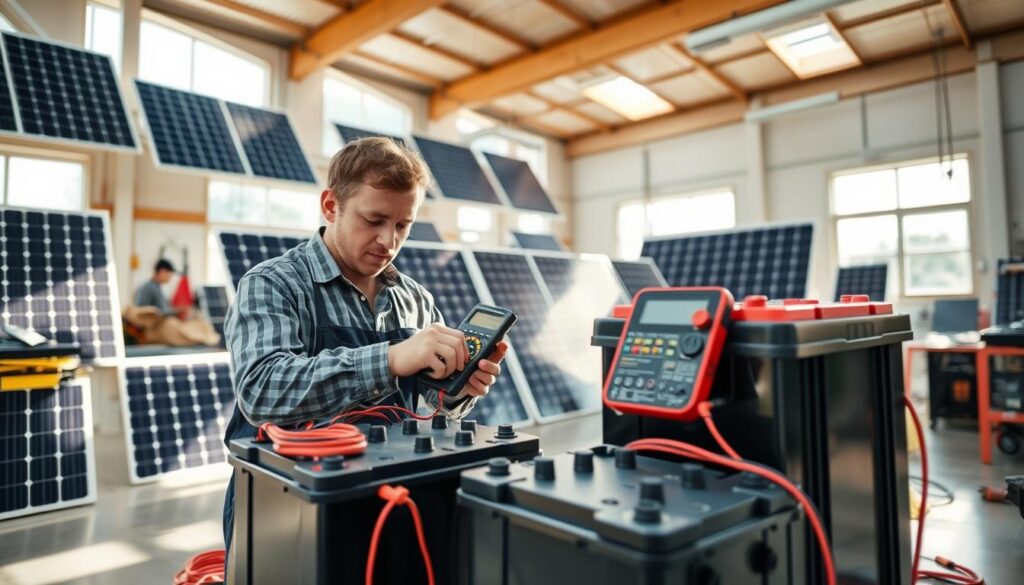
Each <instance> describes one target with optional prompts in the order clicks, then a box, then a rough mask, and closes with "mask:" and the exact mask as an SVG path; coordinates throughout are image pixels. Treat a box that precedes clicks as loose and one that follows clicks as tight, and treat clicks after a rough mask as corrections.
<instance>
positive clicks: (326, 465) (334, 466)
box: [320, 455, 345, 471]
mask: <svg viewBox="0 0 1024 585" xmlns="http://www.w3.org/2000/svg"><path fill="white" fill-rule="evenodd" d="M320 467H321V469H323V470H324V471H338V470H340V469H342V468H343V467H345V458H344V457H342V456H341V455H333V456H331V457H324V458H323V459H321V460H320Z"/></svg>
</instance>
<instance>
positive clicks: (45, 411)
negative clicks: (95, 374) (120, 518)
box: [0, 380, 96, 520]
mask: <svg viewBox="0 0 1024 585" xmlns="http://www.w3.org/2000/svg"><path fill="white" fill-rule="evenodd" d="M89 396H90V394H89V391H88V381H86V380H69V381H65V382H63V383H62V384H61V386H60V387H59V388H58V389H56V390H54V389H51V388H44V389H35V390H10V391H6V392H0V520H4V519H7V518H13V517H15V516H24V515H26V514H34V513H36V512H42V511H45V510H54V509H58V508H66V507H69V506H76V505H80V504H85V503H89V502H91V501H93V500H94V499H95V497H96V494H95V491H94V489H92V486H94V485H95V475H96V471H95V459H94V456H93V450H92V421H91V419H90V417H91V412H92V405H91V404H90V401H89ZM30 482H31V483H30Z"/></svg>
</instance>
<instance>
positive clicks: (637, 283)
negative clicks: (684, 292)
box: [612, 258, 668, 298]
mask: <svg viewBox="0 0 1024 585" xmlns="http://www.w3.org/2000/svg"><path fill="white" fill-rule="evenodd" d="M612 266H614V267H615V273H616V274H617V275H618V276H619V280H621V281H622V286H623V287H625V288H626V291H627V292H628V293H629V296H630V298H632V297H633V295H635V294H636V293H637V291H639V290H641V289H645V288H650V287H663V286H668V283H667V282H666V281H665V277H664V276H662V274H661V271H660V270H658V266H657V265H656V264H655V263H654V261H653V260H651V259H650V258H641V259H639V260H612Z"/></svg>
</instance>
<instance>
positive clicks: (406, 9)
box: [289, 0, 446, 81]
mask: <svg viewBox="0 0 1024 585" xmlns="http://www.w3.org/2000/svg"><path fill="white" fill-rule="evenodd" d="M445 1H446V0H369V2H366V3H365V4H360V5H359V6H357V7H356V8H355V9H353V10H352V11H351V12H346V13H344V14H341V15H338V16H335V17H334V18H332V19H331V20H329V21H327V23H325V24H323V25H322V26H320V27H319V28H317V29H316V30H315V31H313V33H312V34H310V35H309V36H307V37H305V38H304V39H303V40H302V41H301V42H299V43H296V44H295V46H293V47H292V54H291V67H290V71H289V77H291V79H293V80H295V81H301V80H303V79H305V78H306V77H307V76H309V75H310V74H311V73H313V72H314V71H317V70H318V69H322V68H324V67H327V66H329V65H331V64H332V63H334V62H335V61H337V60H338V59H340V58H341V57H342V56H344V55H345V54H346V53H351V52H353V51H355V50H356V49H358V48H359V46H360V45H362V44H363V43H365V42H366V41H368V40H370V39H372V38H374V37H376V36H377V35H381V34H384V33H387V32H391V31H393V30H394V29H396V28H398V25H400V24H402V23H403V22H405V21H407V20H409V19H410V18H412V17H414V16H416V15H417V14H419V13H421V12H423V11H424V10H427V9H429V8H433V7H436V6H440V5H441V4H443V3H444V2H445Z"/></svg>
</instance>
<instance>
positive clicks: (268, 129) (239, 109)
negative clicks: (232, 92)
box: [227, 102, 316, 183]
mask: <svg viewBox="0 0 1024 585" xmlns="http://www.w3.org/2000/svg"><path fill="white" fill-rule="evenodd" d="M227 107H228V112H229V113H230V114H231V119H232V121H234V123H235V130H236V131H237V132H238V139H239V141H241V143H242V148H243V149H244V150H245V156H246V158H248V159H249V167H250V168H252V172H253V174H254V175H256V176H258V177H270V178H272V179H285V180H288V181H298V182H302V183H315V182H316V177H315V176H313V170H312V169H310V168H309V161H308V160H306V155H305V154H304V153H303V152H302V147H301V146H299V139H298V138H297V137H296V136H295V131H294V130H293V129H292V125H291V122H289V121H288V116H286V115H284V114H281V113H278V112H270V111H267V110H261V109H259V108H252V107H249V106H243V105H240V104H233V103H231V102H227Z"/></svg>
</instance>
